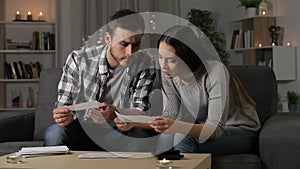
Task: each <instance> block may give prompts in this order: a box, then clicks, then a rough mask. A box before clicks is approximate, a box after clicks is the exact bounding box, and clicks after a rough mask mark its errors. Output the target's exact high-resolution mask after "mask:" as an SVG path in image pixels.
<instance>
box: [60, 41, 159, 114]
mask: <svg viewBox="0 0 300 169" xmlns="http://www.w3.org/2000/svg"><path fill="white" fill-rule="evenodd" d="M106 50H107V45H106V44H104V45H100V46H93V47H82V48H81V49H79V50H74V51H73V52H72V53H71V54H70V55H69V56H68V58H67V61H66V63H65V65H64V67H63V74H62V76H61V80H60V82H59V85H58V100H57V102H56V105H55V106H56V107H60V106H63V105H71V104H77V103H83V102H87V101H94V100H97V98H100V97H101V95H102V93H103V91H104V89H105V86H106V84H107V79H108V77H109V76H110V74H109V70H108V66H107V64H108V62H107V59H106ZM131 57H134V59H133V62H131V64H130V65H128V68H127V69H126V71H127V73H126V75H125V76H124V77H123V80H122V85H121V86H120V87H121V89H122V90H121V91H123V93H120V94H121V100H123V103H120V104H119V105H115V106H118V107H120V108H136V109H139V110H141V111H146V110H148V109H149V108H150V103H149V94H150V92H151V90H152V87H153V81H154V79H155V77H156V73H155V72H156V71H155V63H156V62H155V58H153V56H152V55H150V54H149V53H146V52H137V53H136V54H134V56H131Z"/></svg>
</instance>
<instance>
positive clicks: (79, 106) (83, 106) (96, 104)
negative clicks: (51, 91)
mask: <svg viewBox="0 0 300 169" xmlns="http://www.w3.org/2000/svg"><path fill="white" fill-rule="evenodd" d="M102 106H105V105H104V103H100V102H98V101H90V102H85V103H79V104H73V105H70V106H63V107H61V108H67V109H69V110H71V111H78V110H85V109H92V108H99V107H102Z"/></svg>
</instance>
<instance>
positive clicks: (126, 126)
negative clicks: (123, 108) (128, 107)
mask: <svg viewBox="0 0 300 169" xmlns="http://www.w3.org/2000/svg"><path fill="white" fill-rule="evenodd" d="M114 122H115V123H116V126H117V127H118V128H119V129H120V130H121V131H128V130H131V129H132V128H133V127H134V126H135V125H134V123H126V122H122V121H121V120H120V119H119V118H118V117H116V118H115V119H114Z"/></svg>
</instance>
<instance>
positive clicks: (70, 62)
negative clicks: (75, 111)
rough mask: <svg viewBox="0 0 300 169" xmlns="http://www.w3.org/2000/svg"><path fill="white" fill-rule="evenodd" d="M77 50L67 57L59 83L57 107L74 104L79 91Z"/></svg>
mask: <svg viewBox="0 0 300 169" xmlns="http://www.w3.org/2000/svg"><path fill="white" fill-rule="evenodd" d="M77 55H78V53H77V52H76V51H73V52H72V53H71V54H70V55H69V56H68V58H67V61H66V63H65V65H64V67H63V74H62V76H61V79H60V82H59V84H58V99H57V101H56V103H55V107H60V106H63V105H71V104H73V100H74V99H75V98H76V97H77V95H78V91H79V88H78V86H79V84H78V83H79V80H78V79H79V74H78V66H77Z"/></svg>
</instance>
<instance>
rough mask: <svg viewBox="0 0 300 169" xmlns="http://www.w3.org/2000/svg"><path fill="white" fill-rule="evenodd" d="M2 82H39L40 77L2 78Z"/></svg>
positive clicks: (0, 80)
mask: <svg viewBox="0 0 300 169" xmlns="http://www.w3.org/2000/svg"><path fill="white" fill-rule="evenodd" d="M0 82H5V83H26V82H30V83H31V82H39V79H0Z"/></svg>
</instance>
